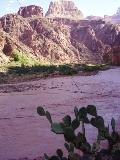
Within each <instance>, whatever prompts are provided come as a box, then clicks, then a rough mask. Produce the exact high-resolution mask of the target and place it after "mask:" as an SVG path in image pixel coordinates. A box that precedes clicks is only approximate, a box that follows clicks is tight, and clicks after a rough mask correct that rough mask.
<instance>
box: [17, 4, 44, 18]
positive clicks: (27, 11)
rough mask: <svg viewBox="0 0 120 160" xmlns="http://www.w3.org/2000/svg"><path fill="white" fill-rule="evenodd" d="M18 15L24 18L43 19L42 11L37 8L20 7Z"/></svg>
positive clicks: (32, 6) (31, 6)
mask: <svg viewBox="0 0 120 160" xmlns="http://www.w3.org/2000/svg"><path fill="white" fill-rule="evenodd" d="M18 15H20V16H22V17H24V18H26V17H33V16H39V17H43V9H42V8H41V7H39V6H35V5H30V6H26V7H20V9H19V11H18Z"/></svg>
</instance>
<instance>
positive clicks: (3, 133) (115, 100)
mask: <svg viewBox="0 0 120 160" xmlns="http://www.w3.org/2000/svg"><path fill="white" fill-rule="evenodd" d="M88 104H94V105H96V106H97V109H98V112H99V114H100V115H102V116H103V117H104V118H105V120H106V123H109V122H110V119H111V117H114V118H115V119H116V120H117V126H118V127H119V119H120V118H119V117H120V68H114V69H110V70H107V71H102V72H99V73H98V74H97V75H92V76H73V77H59V78H50V79H45V80H43V79H42V80H39V81H32V82H25V83H18V84H9V85H7V84H6V85H0V160H8V159H15V158H16V159H18V158H20V157H21V158H22V157H28V158H35V157H37V156H42V155H43V154H44V153H45V152H46V153H48V154H51V153H54V152H55V149H56V148H60V147H61V148H64V147H63V137H62V136H56V135H54V134H53V133H51V131H50V125H49V123H48V121H47V120H46V119H45V118H44V117H39V115H37V112H36V108H37V106H40V105H41V106H44V108H45V109H47V110H49V111H50V112H51V113H52V116H53V119H54V120H56V121H58V120H60V119H61V118H62V117H63V116H64V115H65V114H70V115H73V109H74V106H78V107H82V106H86V105H88ZM87 131H88V137H89V140H90V142H91V141H93V140H94V136H93V135H94V134H95V133H94V130H93V129H92V128H90V127H87Z"/></svg>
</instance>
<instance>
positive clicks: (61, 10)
mask: <svg viewBox="0 0 120 160" xmlns="http://www.w3.org/2000/svg"><path fill="white" fill-rule="evenodd" d="M46 16H47V17H52V18H53V17H60V18H71V19H76V20H77V19H83V14H82V12H81V11H80V10H79V9H78V8H77V7H76V6H75V4H74V2H73V1H70V0H59V1H57V0H56V1H54V2H51V3H50V5H49V9H48V11H47V13H46Z"/></svg>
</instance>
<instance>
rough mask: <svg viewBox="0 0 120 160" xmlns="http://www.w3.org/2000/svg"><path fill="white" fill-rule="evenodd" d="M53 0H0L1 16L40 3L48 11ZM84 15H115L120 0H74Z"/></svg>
mask: <svg viewBox="0 0 120 160" xmlns="http://www.w3.org/2000/svg"><path fill="white" fill-rule="evenodd" d="M50 1H51V0H0V16H3V15H5V14H7V13H16V12H17V11H18V9H19V7H20V6H26V5H31V4H34V5H38V6H41V7H43V9H44V12H46V11H47V9H48V6H49V3H50ZM73 1H74V2H75V4H76V6H77V7H78V8H79V9H80V10H81V11H82V12H83V14H84V16H89V15H95V16H104V15H113V14H115V13H116V11H117V9H118V7H120V0H73Z"/></svg>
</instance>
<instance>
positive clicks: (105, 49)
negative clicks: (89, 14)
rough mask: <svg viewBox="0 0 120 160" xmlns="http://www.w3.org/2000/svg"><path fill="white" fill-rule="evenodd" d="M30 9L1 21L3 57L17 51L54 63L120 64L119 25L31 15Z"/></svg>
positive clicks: (98, 21)
mask: <svg viewBox="0 0 120 160" xmlns="http://www.w3.org/2000/svg"><path fill="white" fill-rule="evenodd" d="M29 8H31V6H30V7H29V6H28V7H27V8H24V9H25V12H23V13H24V14H23V13H22V12H21V14H20V13H19V12H18V14H9V15H6V16H4V17H2V18H1V19H0V53H1V54H3V55H4V57H8V58H9V57H11V56H12V53H13V50H14V49H17V50H19V51H23V52H25V53H26V54H31V55H34V56H36V57H37V58H38V59H40V60H43V61H49V62H50V63H52V64H53V63H105V62H107V63H112V64H115V65H120V26H119V25H114V24H110V23H106V22H105V21H103V20H91V21H90V20H78V19H77V20H74V19H69V18H58V17H57V18H56V17H54V18H49V17H41V16H42V14H40V12H39V14H38V16H36V14H35V13H38V12H37V11H38V10H36V12H33V14H32V12H30V10H29ZM35 8H40V7H37V6H36V7H35ZM24 9H23V10H24ZM26 9H28V11H27V10H26ZM25 13H26V14H25ZM28 13H29V14H28ZM41 13H42V12H41ZM28 15H29V16H28ZM0 59H1V57H0Z"/></svg>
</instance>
